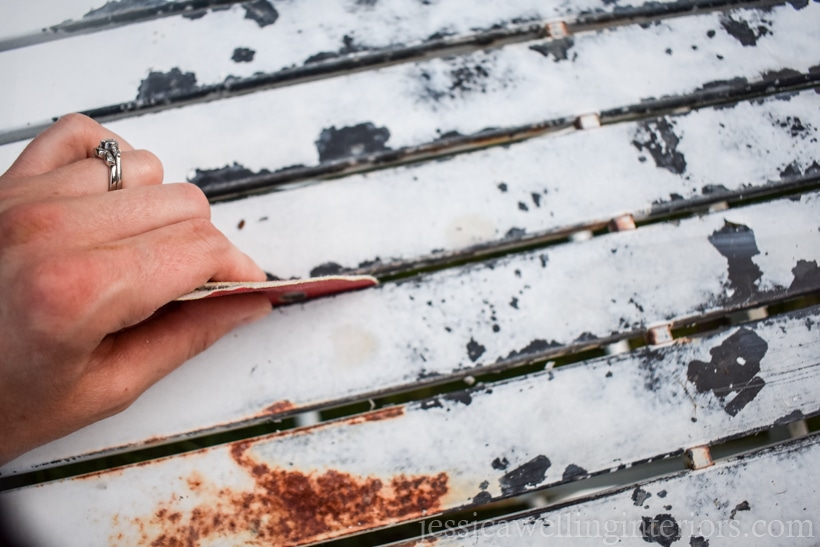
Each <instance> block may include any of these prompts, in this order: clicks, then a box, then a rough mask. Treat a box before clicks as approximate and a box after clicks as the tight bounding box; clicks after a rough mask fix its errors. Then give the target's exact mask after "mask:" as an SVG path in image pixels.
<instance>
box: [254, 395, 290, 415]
mask: <svg viewBox="0 0 820 547" xmlns="http://www.w3.org/2000/svg"><path fill="white" fill-rule="evenodd" d="M294 408H296V405H295V404H293V403H292V402H290V401H288V400H287V399H285V400H283V401H277V402H275V403H273V404H272V405H270V406H269V407H267V408H266V409H265V410H263V411H262V414H264V415H268V414H280V413H282V412H287V411H288V410H293V409H294Z"/></svg>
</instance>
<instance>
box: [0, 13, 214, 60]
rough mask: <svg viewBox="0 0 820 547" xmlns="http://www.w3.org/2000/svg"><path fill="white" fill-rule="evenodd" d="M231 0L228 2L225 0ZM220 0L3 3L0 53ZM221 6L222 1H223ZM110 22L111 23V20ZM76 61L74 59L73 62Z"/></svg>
mask: <svg viewBox="0 0 820 547" xmlns="http://www.w3.org/2000/svg"><path fill="white" fill-rule="evenodd" d="M227 1H230V0H227ZM218 2H219V0H215V1H208V0H4V1H3V2H2V3H0V51H2V50H5V49H7V48H16V47H22V46H25V45H28V44H36V43H39V42H43V41H48V40H55V39H58V38H61V37H64V36H66V35H67V34H71V33H79V32H89V31H92V30H97V29H100V28H105V27H106V26H110V25H111V24H112V22H116V23H118V24H125V23H127V22H128V21H129V20H130V19H133V18H137V19H144V18H150V17H157V16H160V15H162V13H167V12H168V11H178V10H181V9H184V8H185V7H186V6H191V7H193V4H199V5H200V6H203V5H208V4H214V3H218ZM223 3H224V2H223ZM112 20H113V21H112ZM72 62H76V59H72Z"/></svg>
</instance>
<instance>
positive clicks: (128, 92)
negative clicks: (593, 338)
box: [0, 0, 775, 125]
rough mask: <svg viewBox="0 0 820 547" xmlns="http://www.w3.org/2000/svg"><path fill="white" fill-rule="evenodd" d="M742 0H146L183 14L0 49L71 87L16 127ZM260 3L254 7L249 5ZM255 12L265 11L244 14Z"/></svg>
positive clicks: (22, 77)
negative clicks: (610, 0) (117, 52)
mask: <svg viewBox="0 0 820 547" xmlns="http://www.w3.org/2000/svg"><path fill="white" fill-rule="evenodd" d="M462 2H463V0H462ZM219 3H225V2H219ZM738 3H740V2H737V1H731V0H729V1H715V0H695V1H689V2H675V1H670V0H665V1H663V2H650V3H649V4H640V3H637V2H636V3H634V4H625V3H619V4H618V6H617V7H616V6H615V5H614V4H610V5H605V6H604V8H603V9H601V8H600V3H599V2H598V1H597V0H585V1H584V2H577V3H573V5H572V6H567V5H565V4H562V3H560V2H557V1H555V0H552V1H551V2H534V1H533V0H518V1H516V2H505V3H504V4H503V5H501V6H494V5H489V4H487V5H482V4H478V5H476V4H475V3H474V2H470V3H466V2H464V3H462V4H456V3H455V2H453V1H450V2H447V3H422V2H417V1H415V0H403V1H401V2H395V1H394V2H389V3H385V2H382V3H378V2H376V3H373V2H367V3H362V2H353V1H349V2H347V3H344V2H324V3H322V4H321V5H317V2H311V3H310V6H308V4H304V3H293V2H291V3H285V2H277V3H275V4H267V6H268V7H267V11H265V10H264V9H262V6H263V5H265V3H264V2H261V3H260V2H250V3H242V4H240V3H235V4H234V5H233V6H226V7H223V8H220V9H219V10H213V11H211V12H207V17H206V12H205V11H199V12H196V14H194V15H192V14H191V13H188V12H185V11H184V10H182V9H181V8H182V7H184V6H186V5H188V7H192V6H190V5H189V4H196V5H198V6H201V5H207V2H206V1H205V0H200V1H197V2H171V3H167V2H166V3H163V2H161V1H160V2H156V1H153V2H151V5H152V6H153V7H150V6H149V7H146V8H144V9H143V10H142V11H140V12H139V13H137V14H134V13H131V12H129V13H131V15H130V17H131V18H132V19H133V18H134V17H136V16H139V15H142V16H144V15H146V14H150V13H151V12H152V10H153V12H157V11H158V10H165V11H182V12H183V15H182V16H181V17H175V18H172V19H170V18H166V19H160V20H154V21H149V22H147V23H145V24H142V25H134V26H130V27H128V28H120V29H115V30H113V31H110V32H105V33H101V34H100V35H98V36H91V37H83V38H81V39H72V40H62V41H61V42H60V43H59V44H46V45H42V46H40V47H31V48H28V49H27V50H25V51H20V52H12V53H9V54H6V55H4V56H2V57H0V71H13V72H14V73H15V74H16V75H17V77H18V80H19V81H20V82H21V84H20V85H21V86H22V85H24V86H25V87H26V89H27V90H29V92H31V91H33V92H35V93H36V92H37V91H36V90H54V89H60V88H62V87H63V86H64V85H65V82H66V81H70V82H72V83H74V85H76V86H78V87H79V89H75V90H74V92H73V93H71V94H59V93H58V94H54V95H52V96H50V97H49V98H48V100H47V101H43V102H34V101H32V102H30V103H28V104H26V105H24V106H25V110H23V111H18V112H17V113H16V116H15V117H14V118H13V120H15V123H17V124H18V125H21V122H22V121H24V122H27V123H28V124H34V125H40V124H42V123H43V122H45V121H46V120H48V119H49V118H50V117H51V116H54V115H60V114H62V113H65V112H69V111H74V110H78V111H79V110H83V111H87V112H89V114H91V115H93V116H94V117H96V118H98V119H101V120H102V119H106V120H107V119H111V118H116V117H121V116H123V115H126V116H133V115H135V114H136V113H137V112H138V111H143V110H145V109H150V108H152V107H156V106H157V105H159V106H160V107H163V106H165V105H168V104H180V103H185V102H190V101H198V100H207V99H212V98H215V97H222V96H229V95H231V94H236V93H247V92H249V91H251V90H254V89H259V88H264V87H271V86H274V85H285V84H288V83H293V82H294V81H298V80H300V79H302V80H303V79H305V78H316V77H326V76H327V75H329V74H333V73H339V72H343V71H348V70H351V69H361V68H363V67H372V66H378V65H383V64H385V63H389V62H397V61H404V62H406V61H408V60H412V59H418V58H420V57H424V56H425V55H432V54H438V55H441V52H442V51H445V50H448V51H450V52H451V53H452V51H453V49H454V48H464V47H467V46H470V45H472V46H475V45H479V46H481V47H489V46H490V45H497V43H498V42H504V41H509V40H518V41H522V40H524V39H534V38H539V37H543V36H544V35H546V34H548V33H550V34H554V33H555V32H556V30H557V31H559V32H564V29H565V28H566V25H567V23H569V25H570V28H572V29H573V30H578V29H580V28H584V27H588V26H590V25H594V24H596V23H597V22H599V21H601V20H605V21H606V22H607V24H615V23H618V22H620V23H623V22H628V21H630V20H633V19H641V18H646V17H651V16H656V17H658V16H671V15H675V14H679V13H681V12H685V13H692V12H694V11H697V10H701V9H702V10H709V9H715V8H716V7H717V8H720V7H725V6H728V5H733V4H738ZM769 3H770V4H774V3H775V2H769ZM157 4H159V5H157ZM256 4H259V6H257V7H255V8H253V9H251V8H249V5H256ZM249 10H250V11H249ZM108 11H112V10H108ZM256 12H259V14H260V15H263V16H264V15H266V17H262V18H260V17H258V16H257V17H256V18H255V19H254V18H252V17H248V15H249V13H250V14H251V15H253V14H254V13H256ZM110 19H111V16H110V15H109V16H107V17H98V18H97V19H94V18H91V19H89V18H83V19H82V20H80V21H74V22H70V23H66V24H64V25H62V27H61V30H60V32H61V33H70V27H71V26H74V27H77V26H78V25H81V24H82V23H86V26H88V25H89V24H91V22H92V21H96V23H97V25H100V24H105V23H107V24H111V21H110ZM186 19H187V20H186ZM190 19H193V20H190ZM579 20H580V24H578V22H579ZM574 21H575V22H576V23H573V22H574ZM260 23H262V24H260ZM551 25H552V26H551ZM550 29H551V30H550ZM44 36H53V37H56V36H58V34H57V33H56V31H54V32H52V33H51V34H46V35H43V34H38V35H36V36H34V38H37V37H41V38H42V37H44ZM146 42H147V43H146ZM101 43H140V44H143V47H140V48H135V49H132V50H131V51H129V54H128V55H127V56H119V57H118V59H117V62H116V63H112V64H110V65H109V66H106V70H100V68H99V66H98V64H97V62H96V61H95V59H97V58H98V56H99V50H100V44H101ZM2 49H3V40H2V39H0V50H2ZM84 59H85V60H86V62H83V60H84ZM78 61H79V62H78ZM67 67H71V68H70V70H69V69H68V68H67ZM172 74H176V75H177V78H178V82H177V85H175V86H169V87H168V88H167V89H162V92H161V93H159V92H157V88H159V87H161V86H162V84H163V83H165V84H168V83H169V81H170V80H171V75H172ZM149 75H150V76H149ZM194 77H195V78H196V82H195V85H194V82H193V78H194ZM137 83H139V85H137ZM103 90H104V93H101V91H103Z"/></svg>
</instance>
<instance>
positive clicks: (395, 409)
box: [347, 406, 404, 425]
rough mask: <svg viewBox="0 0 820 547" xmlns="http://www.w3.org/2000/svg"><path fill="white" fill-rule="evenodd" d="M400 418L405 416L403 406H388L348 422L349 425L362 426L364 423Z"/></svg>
mask: <svg viewBox="0 0 820 547" xmlns="http://www.w3.org/2000/svg"><path fill="white" fill-rule="evenodd" d="M400 416H404V407H403V406H388V407H385V408H380V409H379V410H374V411H372V412H367V413H365V414H361V415H359V416H354V417H353V418H350V419H349V420H347V423H348V424H349V425H352V424H360V423H362V422H380V421H381V420H389V419H391V418H398V417H400Z"/></svg>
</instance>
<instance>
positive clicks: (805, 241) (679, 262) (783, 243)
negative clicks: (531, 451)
mask: <svg viewBox="0 0 820 547" xmlns="http://www.w3.org/2000/svg"><path fill="white" fill-rule="evenodd" d="M495 193H496V194H498V190H497V189H495ZM509 193H511V191H510V192H508V194H509ZM508 194H502V195H505V196H506V195H508ZM819 207H820V196H818V195H817V194H805V195H803V196H802V197H801V198H800V200H799V201H792V200H789V199H785V200H779V201H772V202H768V203H765V204H757V205H753V206H749V207H739V208H733V209H730V210H728V211H720V212H716V213H713V214H710V215H704V216H702V217H697V218H690V219H685V220H682V221H680V222H679V223H676V224H653V225H650V226H645V227H642V228H640V229H638V230H634V231H630V232H616V233H612V234H606V235H601V236H599V237H595V238H593V239H591V240H589V241H583V242H580V243H567V244H565V245H558V246H554V247H552V248H550V250H549V255H548V260H547V256H546V254H545V252H544V251H541V250H537V251H534V252H529V253H519V254H515V255H511V256H509V257H505V258H501V259H496V260H492V261H488V262H486V263H483V264H473V265H467V266H464V267H461V268H452V269H449V270H446V271H441V272H436V273H434V274H430V275H426V276H423V277H418V278H412V279H407V280H403V281H401V282H399V283H389V284H384V285H382V286H380V287H377V288H374V289H372V290H368V291H361V292H357V293H351V294H344V295H338V296H335V297H332V298H327V299H321V300H318V301H314V302H310V303H306V304H303V305H297V306H289V307H286V308H277V309H276V310H274V312H273V314H272V315H271V316H270V317H269V318H267V319H266V320H264V321H261V322H259V323H255V324H253V325H249V326H247V327H243V328H241V329H239V330H236V331H235V332H234V333H233V334H232V336H230V337H227V338H224V339H222V340H220V341H219V342H218V343H217V344H215V345H214V346H213V347H212V348H211V349H210V350H209V351H208V352H207V353H205V354H203V355H201V356H198V357H196V358H194V359H193V360H191V361H190V362H189V363H186V364H185V365H183V367H181V368H180V369H177V370H176V371H175V372H174V374H173V375H171V376H169V377H168V378H166V379H165V380H164V381H163V382H160V383H159V384H156V385H155V386H153V387H152V388H151V389H150V390H149V391H147V392H146V393H145V394H144V395H143V396H142V397H141V398H140V399H139V400H138V401H137V402H135V403H134V405H133V406H132V407H131V408H129V409H128V410H126V411H125V412H123V413H122V414H120V415H118V416H114V417H112V418H109V419H108V420H106V421H105V422H101V423H98V424H95V425H94V426H91V427H90V428H87V429H86V430H84V431H81V432H79V433H78V434H76V436H77V437H78V438H83V439H84V441H83V443H84V444H85V446H86V447H89V446H91V447H98V449H99V450H102V449H105V448H106V447H112V446H119V445H120V444H124V443H129V442H139V440H140V439H141V438H143V437H144V436H154V435H159V436H164V437H167V436H173V435H182V434H185V433H186V432H188V431H191V430H194V431H201V430H202V429H203V428H204V427H208V426H209V425H210V424H213V423H215V422H216V423H220V424H230V423H244V422H246V421H247V420H248V419H251V418H252V417H253V416H256V415H257V414H258V413H259V412H260V411H261V410H262V409H264V408H266V407H267V406H269V405H270V404H271V402H273V401H279V400H283V399H287V400H290V401H292V402H294V404H297V405H299V406H314V405H325V404H332V401H334V400H338V399H340V398H342V399H344V398H358V397H367V396H369V395H368V394H374V393H384V392H386V391H394V390H398V389H403V388H404V387H406V386H413V385H416V383H417V381H418V377H419V375H420V374H421V373H422V372H424V373H425V374H432V373H435V374H438V375H439V376H437V380H445V379H446V378H459V377H463V376H465V375H467V374H473V375H475V374H476V373H478V372H479V371H481V370H491V369H503V368H506V367H509V366H512V365H518V364H523V363H528V362H532V361H533V360H538V359H545V358H549V357H550V356H555V355H560V354H562V353H565V352H568V351H574V350H575V349H577V348H579V347H584V348H586V347H590V345H593V344H597V345H604V344H606V343H608V342H610V341H612V340H613V339H614V336H613V333H615V336H618V337H620V336H631V335H633V333H635V332H638V333H641V332H643V331H644V330H645V329H647V328H650V327H651V326H653V325H657V324H658V323H660V322H664V323H671V324H672V325H677V324H688V323H689V322H691V321H692V320H693V319H697V318H702V317H704V316H709V315H711V314H723V313H726V311H727V310H731V309H737V308H738V306H739V305H737V304H732V303H731V301H730V295H727V292H726V280H727V274H726V272H727V261H726V259H725V258H724V257H723V256H722V255H721V254H720V253H718V252H717V251H716V250H715V248H714V247H713V245H712V244H711V243H710V242H709V239H708V237H709V236H710V235H711V234H713V233H714V232H715V231H716V230H720V229H721V228H722V227H723V226H724V225H725V222H726V221H729V222H732V223H733V224H742V225H744V226H749V227H750V228H753V229H754V233H755V241H756V244H757V247H758V249H759V250H760V254H759V255H755V257H754V258H755V261H756V262H755V263H756V264H758V266H759V267H760V270H761V271H762V272H763V276H762V277H761V278H760V281H759V286H760V289H761V290H760V292H759V293H758V295H757V296H756V297H755V300H754V301H751V302H744V303H743V305H744V306H749V305H762V304H765V303H768V302H773V301H778V300H781V299H782V298H785V297H788V296H789V294H790V293H789V292H788V291H789V290H788V287H789V286H790V285H791V284H792V282H793V280H794V274H793V273H792V270H793V269H794V268H795V265H796V264H797V263H798V261H799V260H803V261H805V262H811V261H820V254H818V253H820V232H818V230H817V220H816V219H817V218H818V208H819ZM247 213H248V214H249V217H250V218H253V216H250V213H251V211H248V212H247ZM254 216H255V215H254ZM234 228H235V227H234ZM247 230H248V227H247V226H246V227H245V228H244V230H243V231H242V232H245V231H247ZM613 249H614V251H613ZM543 263H547V266H546V267H543V266H542V264H543ZM602 270H603V271H607V272H610V275H607V276H601V275H600V272H601V271H602ZM275 271H277V272H278V271H279V269H278V268H276V269H275ZM798 271H799V270H798ZM659 280H662V282H660V281H659ZM577 286H583V287H586V288H587V290H584V291H576V290H572V287H577ZM805 290H807V288H806V287H803V288H801V289H800V291H801V293H802V292H804V291H805ZM512 298H517V299H518V301H517V306H518V307H517V308H514V307H512V306H510V302H511V299H512ZM428 302H432V303H433V304H434V305H428ZM633 302H638V303H639V306H636V305H634V303H633ZM545 303H548V305H545ZM602 303H603V304H602ZM397 313H400V314H401V315H402V316H403V317H412V318H414V319H413V320H412V321H408V322H403V323H402V324H403V328H400V329H397V328H396V326H395V325H396V324H395V321H394V318H395V317H396V314H397ZM496 325H497V326H498V329H499V332H498V333H496V332H495V326H496ZM447 329H449V331H448V330H447ZM584 333H588V334H587V335H585V338H587V339H588V338H589V335H590V334H591V335H593V336H596V337H598V338H597V340H595V341H594V342H590V341H586V340H585V341H579V342H575V341H576V340H579V339H580V337H581V335H583V334H584ZM547 336H549V338H547ZM761 337H762V338H763V339H764V340H766V342H767V344H769V346H770V349H769V352H771V344H772V339H771V338H770V337H769V336H763V335H761ZM471 341H473V342H474V343H475V345H474V346H472V345H470V344H471ZM468 346H470V347H471V348H474V351H473V356H474V357H476V361H475V362H473V361H472V360H471V357H470V351H469V349H468ZM478 346H481V347H483V348H484V349H483V352H481V354H480V356H479V355H478V354H477V353H478V349H479V347H478ZM659 354H662V352H659ZM236 355H242V356H243V357H242V359H237V358H236ZM768 355H769V353H767V356H768ZM272 356H276V357H275V359H273V358H272ZM692 360H700V361H703V362H707V363H708V362H709V361H710V356H709V354H708V352H707V354H706V355H704V356H702V357H693V358H692V359H690V360H689V361H692ZM689 361H686V362H687V363H688V362H689ZM225 363H230V364H231V366H229V367H227V366H225ZM650 365H651V366H650ZM650 365H647V368H645V369H638V370H637V371H636V373H640V374H642V376H644V375H645V378H642V381H641V386H642V387H641V389H642V390H646V387H643V386H644V384H645V383H648V384H649V385H650V386H655V385H657V386H658V387H659V388H660V389H656V390H654V391H648V393H651V394H652V396H653V397H656V398H657V399H658V400H661V401H662V400H667V399H670V400H674V399H675V398H677V397H682V396H683V395H682V393H681V390H680V386H679V385H678V384H674V385H671V384H669V382H667V381H666V378H667V376H664V373H663V372H662V371H660V370H658V369H657V367H656V365H654V364H651V363H650ZM254 366H255V367H257V368H256V370H255V372H254V373H253V375H251V374H250V373H249V371H250V370H251V368H253V367H254ZM488 367H489V368H488ZM762 370H763V365H762V362H761V371H762ZM340 371H343V373H340ZM684 374H685V373H684ZM761 378H762V379H763V380H764V381H765V382H766V387H765V388H764V389H762V390H761V391H760V392H759V393H758V395H757V396H756V397H755V399H754V404H748V405H747V406H746V407H745V408H744V409H743V411H742V412H740V413H738V414H737V416H735V419H737V418H740V417H742V416H744V415H745V414H746V413H747V412H748V411H749V410H750V409H751V408H753V407H754V408H758V407H760V406H762V405H763V404H765V403H762V402H761V400H762V399H761V398H764V395H766V393H767V392H768V391H769V389H770V387H771V383H770V382H769V380H768V377H767V376H766V375H763V374H762V373H761ZM617 380H619V375H618V374H615V375H614V376H613V377H612V378H605V377H604V373H601V375H600V379H599V381H601V382H608V383H609V385H610V386H612V385H614V384H613V382H615V381H617ZM682 382H683V383H684V384H686V383H687V380H686V378H685V376H684V377H683V378H682ZM690 385H691V384H690ZM672 387H676V389H671V388H672ZM692 392H695V393H694V395H696V396H697V397H698V398H699V399H700V398H702V399H700V400H702V401H703V402H704V403H708V404H713V405H715V407H716V408H719V410H720V412H721V413H722V414H724V415H726V416H727V417H728V414H726V412H725V411H724V409H723V407H722V406H719V405H720V403H719V399H717V398H716V397H715V395H714V394H713V393H711V392H709V393H703V394H701V393H697V392H696V390H695V389H694V387H693V388H692V389H690V390H689V393H690V394H692ZM214 393H219V394H220V396H219V400H220V404H219V407H218V409H217V408H215V407H214V405H213V394H214ZM749 393H751V392H749ZM473 398H474V399H475V396H474V397H473ZM764 399H765V398H764ZM710 401H711V402H710ZM474 405H475V402H473V403H472V404H471V405H470V407H472V406H474ZM431 410H432V411H436V410H435V409H431ZM784 414H786V412H782V411H778V412H777V415H776V416H775V418H779V417H781V416H782V415H784ZM522 419H523V418H522ZM687 419H688V417H687ZM699 423H700V419H699ZM124 424H129V425H128V427H126V426H125V425H124ZM135 424H139V427H136V426H135ZM650 429H652V428H650ZM146 431H147V432H149V434H148V435H144V433H145V432H146ZM67 441H68V439H66V440H64V441H62V442H64V443H66V442H67ZM72 442H77V440H76V438H75V440H73V441H72ZM58 444H59V442H58ZM65 446H66V447H69V446H71V445H70V444H66V445H65ZM52 450H53V448H52ZM64 453H65V454H66V455H67V456H69V455H72V453H71V452H70V451H66V452H64ZM544 454H545V455H546V456H548V457H549V458H550V460H551V461H553V462H554V463H553V465H554V466H556V467H557V468H558V469H563V468H564V467H565V466H566V465H568V464H569V463H575V464H576V465H582V464H581V463H580V462H578V461H567V462H559V461H555V459H554V457H553V456H554V455H553V453H552V452H551V451H549V452H544ZM498 455H499V454H493V455H492V457H489V459H488V461H491V460H492V459H493V458H494V457H496V456H498ZM41 457H42V456H40V457H38V456H37V453H36V452H33V453H32V454H30V455H29V456H27V457H26V458H32V459H33V461H37V460H38V459H39V458H41ZM531 457H532V456H531ZM26 458H23V460H21V461H20V462H18V463H16V464H15V465H19V466H22V465H26V464H25V463H24V462H25V461H26ZM48 458H49V459H48V460H46V461H53V460H54V459H55V458H54V452H53V451H52V452H51V454H50V456H48ZM29 461H32V460H29ZM479 482H480V481H479Z"/></svg>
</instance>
